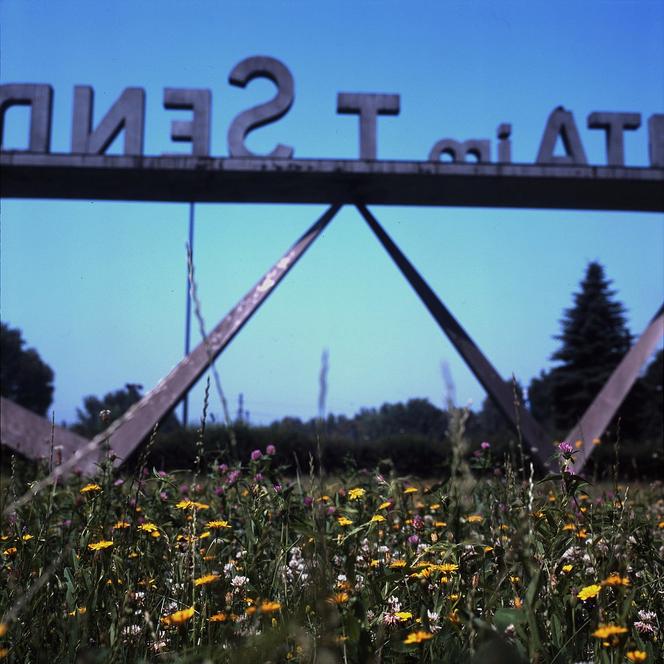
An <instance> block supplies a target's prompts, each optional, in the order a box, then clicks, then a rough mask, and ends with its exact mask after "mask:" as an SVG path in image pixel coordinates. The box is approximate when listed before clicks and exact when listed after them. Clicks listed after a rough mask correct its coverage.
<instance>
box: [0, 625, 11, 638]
mask: <svg viewBox="0 0 664 664" xmlns="http://www.w3.org/2000/svg"><path fill="white" fill-rule="evenodd" d="M8 629H9V625H8V624H7V623H0V636H4V635H5V634H6V633H7V630H8Z"/></svg>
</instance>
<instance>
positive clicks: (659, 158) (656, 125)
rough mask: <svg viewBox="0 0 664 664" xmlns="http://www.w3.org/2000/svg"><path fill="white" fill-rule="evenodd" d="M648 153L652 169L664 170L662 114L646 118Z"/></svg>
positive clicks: (663, 117) (663, 120) (663, 123)
mask: <svg viewBox="0 0 664 664" xmlns="http://www.w3.org/2000/svg"><path fill="white" fill-rule="evenodd" d="M648 153H649V155H650V165H651V166H652V167H653V168H664V114H662V113H655V114H654V115H651V116H650V117H649V118H648Z"/></svg>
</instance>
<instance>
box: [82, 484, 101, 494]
mask: <svg viewBox="0 0 664 664" xmlns="http://www.w3.org/2000/svg"><path fill="white" fill-rule="evenodd" d="M95 491H101V487H100V486H99V484H86V485H85V486H84V487H83V488H82V489H80V490H79V493H92V492H95Z"/></svg>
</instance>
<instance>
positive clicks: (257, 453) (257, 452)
mask: <svg viewBox="0 0 664 664" xmlns="http://www.w3.org/2000/svg"><path fill="white" fill-rule="evenodd" d="M262 456H263V453H262V452H261V451H260V450H254V451H253V452H252V453H251V460H252V461H258V460H259V459H260V458H261V457H262Z"/></svg>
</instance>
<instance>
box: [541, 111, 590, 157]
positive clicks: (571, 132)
mask: <svg viewBox="0 0 664 664" xmlns="http://www.w3.org/2000/svg"><path fill="white" fill-rule="evenodd" d="M558 136H560V138H561V139H562V141H563V146H564V148H565V155H564V156H560V157H555V156H554V154H553V151H554V149H555V147H556V140H557V139H558ZM537 163H538V164H579V165H586V164H587V163H588V160H587V159H586V153H585V152H584V150H583V145H581V139H580V138H579V132H578V130H577V128H576V123H575V122H574V116H573V115H572V113H571V112H570V111H566V110H565V109H564V108H563V107H562V106H558V108H556V109H555V110H554V111H553V112H552V113H551V115H549V119H548V120H547V121H546V127H545V129H544V136H542V142H541V143H540V148H539V152H538V153H537Z"/></svg>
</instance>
